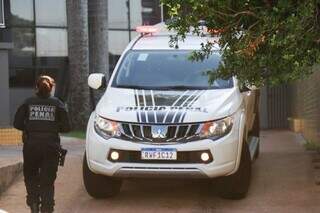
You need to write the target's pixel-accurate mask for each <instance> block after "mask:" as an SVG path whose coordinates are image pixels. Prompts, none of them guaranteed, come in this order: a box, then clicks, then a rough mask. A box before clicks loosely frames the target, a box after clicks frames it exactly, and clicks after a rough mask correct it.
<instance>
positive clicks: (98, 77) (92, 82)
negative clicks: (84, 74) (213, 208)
mask: <svg viewBox="0 0 320 213" xmlns="http://www.w3.org/2000/svg"><path fill="white" fill-rule="evenodd" d="M88 85H89V87H91V88H92V89H102V88H106V87H107V82H106V77H105V75H104V74H102V73H93V74H90V75H89V77H88Z"/></svg>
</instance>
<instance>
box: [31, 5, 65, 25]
mask: <svg viewBox="0 0 320 213" xmlns="http://www.w3.org/2000/svg"><path fill="white" fill-rule="evenodd" d="M35 3H36V25H37V26H63V27H64V26H67V13H66V12H67V11H66V0H54V1H52V0H35Z"/></svg>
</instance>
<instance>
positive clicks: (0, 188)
mask: <svg viewBox="0 0 320 213" xmlns="http://www.w3.org/2000/svg"><path fill="white" fill-rule="evenodd" d="M0 156H1V157H0V195H1V193H2V192H4V191H5V190H6V189H7V188H8V187H9V186H10V184H11V183H12V182H13V181H14V179H15V178H16V177H17V176H18V175H19V174H20V173H21V172H22V167H23V164H22V146H21V145H6V146H3V145H0Z"/></svg>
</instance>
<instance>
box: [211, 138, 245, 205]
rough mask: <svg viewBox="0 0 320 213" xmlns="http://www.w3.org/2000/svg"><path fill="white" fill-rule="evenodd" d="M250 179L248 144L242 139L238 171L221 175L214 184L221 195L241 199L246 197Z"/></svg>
mask: <svg viewBox="0 0 320 213" xmlns="http://www.w3.org/2000/svg"><path fill="white" fill-rule="evenodd" d="M250 181H251V158H250V152H249V147H248V144H247V143H246V142H245V141H244V143H243V147H242V153H241V160H240V165H239V168H238V171H237V172H236V173H234V174H232V175H230V176H226V177H221V178H219V179H218V180H217V182H216V184H217V185H216V186H217V188H218V193H219V195H220V196H221V197H223V198H227V199H241V198H244V197H246V195H247V192H248V190H249V186H250Z"/></svg>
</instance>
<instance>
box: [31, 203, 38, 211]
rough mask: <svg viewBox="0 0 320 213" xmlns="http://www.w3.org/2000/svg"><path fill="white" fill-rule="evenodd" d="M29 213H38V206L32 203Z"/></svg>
mask: <svg viewBox="0 0 320 213" xmlns="http://www.w3.org/2000/svg"><path fill="white" fill-rule="evenodd" d="M30 208H31V213H39V204H38V203H33V204H32V205H31V206H30Z"/></svg>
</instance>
